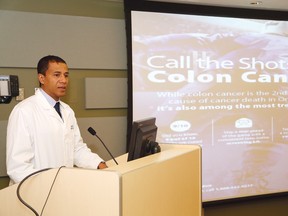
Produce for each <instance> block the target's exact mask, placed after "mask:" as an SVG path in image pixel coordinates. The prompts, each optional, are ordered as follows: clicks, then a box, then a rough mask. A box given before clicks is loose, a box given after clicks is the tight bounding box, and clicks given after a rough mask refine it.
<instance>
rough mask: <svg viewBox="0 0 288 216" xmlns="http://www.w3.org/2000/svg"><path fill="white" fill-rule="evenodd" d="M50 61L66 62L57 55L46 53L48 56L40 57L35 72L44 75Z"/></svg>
mask: <svg viewBox="0 0 288 216" xmlns="http://www.w3.org/2000/svg"><path fill="white" fill-rule="evenodd" d="M50 62H57V63H64V64H66V62H65V61H64V60H63V59H62V58H60V57H59V56H54V55H48V56H44V57H43V58H41V59H40V60H39V62H38V64H37V72H38V74H39V73H40V74H43V75H45V73H46V71H47V70H48V66H49V63H50Z"/></svg>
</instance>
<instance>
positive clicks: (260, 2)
mask: <svg viewBox="0 0 288 216" xmlns="http://www.w3.org/2000/svg"><path fill="white" fill-rule="evenodd" d="M250 4H251V5H261V4H263V2H262V1H255V2H251V3H250Z"/></svg>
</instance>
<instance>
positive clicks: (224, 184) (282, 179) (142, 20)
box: [125, 0, 288, 203]
mask: <svg viewBox="0 0 288 216" xmlns="http://www.w3.org/2000/svg"><path fill="white" fill-rule="evenodd" d="M125 2H126V5H125V7H126V12H127V13H126V15H127V16H126V17H127V38H128V39H127V41H128V44H127V47H128V50H127V52H128V66H129V68H128V69H129V71H128V78H129V79H128V85H129V87H130V88H129V98H128V101H129V105H128V115H131V117H130V118H131V122H132V121H133V119H141V118H143V117H145V116H154V117H156V118H157V127H158V131H157V141H158V142H159V143H161V144H165V143H174V144H197V145H200V146H201V147H202V184H203V185H202V186H203V187H202V189H203V190H202V192H203V193H202V195H203V201H204V202H205V203H207V202H216V201H224V200H227V201H228V200H231V199H239V198H241V199H243V198H248V197H255V196H256V197H257V196H263V195H265V196H266V195H268V194H271V195H272V194H274V195H275V194H280V193H287V191H288V181H287V177H288V170H287V168H286V167H287V164H288V157H287V155H288V121H287V118H288V99H287V96H288V53H287V48H288V37H287V36H288V18H287V17H288V13H287V12H282V13H281V12H271V11H270V12H269V11H260V10H248V9H247V10H244V9H239V8H222V7H208V6H207V7H204V6H197V5H185V4H164V3H159V2H152V1H135V0H130V1H129V0H126V1H125ZM135 2H137V4H136V3H135ZM129 24H130V25H129ZM128 117H129V116H128ZM129 125H130V124H129V122H128V126H129ZM191 184H193V182H192V183H191Z"/></svg>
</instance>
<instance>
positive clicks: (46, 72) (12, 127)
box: [6, 55, 106, 183]
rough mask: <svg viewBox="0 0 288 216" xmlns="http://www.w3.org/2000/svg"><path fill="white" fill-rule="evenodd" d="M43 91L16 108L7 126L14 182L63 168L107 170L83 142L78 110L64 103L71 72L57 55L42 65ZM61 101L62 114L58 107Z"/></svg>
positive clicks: (40, 67) (9, 163) (40, 64)
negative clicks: (61, 99)
mask: <svg viewBox="0 0 288 216" xmlns="http://www.w3.org/2000/svg"><path fill="white" fill-rule="evenodd" d="M37 71H38V80H39V82H40V88H39V89H38V90H37V91H36V92H35V95H33V96H31V97H29V98H27V99H25V100H24V101H22V102H21V103H19V104H18V105H16V106H15V107H14V109H13V111H12V112H11V114H10V117H9V120H8V127H7V152H6V153H7V159H6V160H7V161H6V164H7V173H8V175H9V177H10V179H11V181H12V182H13V183H17V182H20V181H21V180H22V179H23V178H25V177H26V176H28V175H29V174H31V173H33V172H36V171H38V170H41V169H44V168H56V167H60V166H66V167H73V166H74V165H75V166H77V167H84V168H95V169H97V168H99V169H102V168H106V164H105V163H104V162H103V160H102V159H101V158H100V157H99V156H98V155H97V154H94V153H92V152H91V151H90V149H89V148H88V147H87V145H86V144H85V143H83V140H82V137H81V134H80V131H79V128H78V124H77V121H76V118H75V115H74V111H73V110H72V109H71V108H70V106H69V105H67V104H66V103H64V102H62V101H60V98H61V97H62V96H64V95H65V94H66V90H67V86H68V80H69V72H68V67H67V64H66V62H65V61H64V60H63V59H61V58H60V57H57V56H51V55H50V56H45V57H43V58H42V59H40V61H39V62H38V66H37ZM57 102H59V103H60V104H59V109H60V113H59V114H58V113H57V111H56V108H55V109H54V105H56V104H57Z"/></svg>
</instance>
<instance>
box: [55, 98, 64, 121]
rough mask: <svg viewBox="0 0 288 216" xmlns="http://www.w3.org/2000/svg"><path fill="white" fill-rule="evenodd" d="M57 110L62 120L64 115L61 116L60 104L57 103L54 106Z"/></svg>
mask: <svg viewBox="0 0 288 216" xmlns="http://www.w3.org/2000/svg"><path fill="white" fill-rule="evenodd" d="M54 108H55V110H56V111H57V113H58V114H59V116H60V117H61V118H62V115H61V111H60V103H59V102H57V103H56V104H55V106H54Z"/></svg>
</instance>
